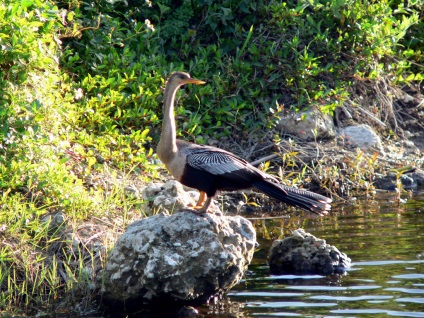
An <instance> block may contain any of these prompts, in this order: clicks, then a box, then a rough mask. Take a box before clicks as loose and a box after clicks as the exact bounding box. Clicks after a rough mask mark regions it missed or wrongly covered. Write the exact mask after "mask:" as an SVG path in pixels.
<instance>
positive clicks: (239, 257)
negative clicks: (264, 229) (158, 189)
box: [102, 212, 256, 311]
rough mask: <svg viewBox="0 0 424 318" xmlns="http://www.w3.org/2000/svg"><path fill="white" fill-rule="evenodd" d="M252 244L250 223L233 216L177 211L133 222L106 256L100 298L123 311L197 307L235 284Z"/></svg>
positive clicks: (251, 249)
mask: <svg viewBox="0 0 424 318" xmlns="http://www.w3.org/2000/svg"><path fill="white" fill-rule="evenodd" d="M255 244H256V233H255V230H254V228H253V226H252V224H251V223H250V222H249V221H248V220H246V219H244V218H242V217H238V216H236V217H223V216H217V215H213V214H204V215H198V214H195V213H192V212H180V213H176V214H173V215H171V216H169V215H165V214H157V215H155V216H152V217H149V218H146V219H143V220H140V221H137V222H135V223H133V224H132V225H130V226H129V227H128V229H127V231H126V232H125V233H124V234H123V235H122V236H121V237H120V238H119V239H118V241H117V242H116V244H115V246H114V248H113V250H112V251H111V253H110V256H109V259H108V261H107V263H106V266H105V269H104V271H103V282H104V283H103V288H102V295H103V298H104V299H105V300H106V303H109V304H112V307H114V308H115V309H116V308H119V307H121V308H123V307H125V308H126V310H127V311H128V310H129V311H135V310H140V309H142V308H146V307H157V306H159V307H162V308H163V307H164V305H165V308H173V307H175V308H177V307H181V306H192V305H199V304H202V303H204V302H206V301H207V300H208V299H209V298H210V297H211V296H213V295H215V294H217V293H219V292H222V291H226V290H228V289H230V288H231V287H232V286H234V285H235V284H237V283H238V282H239V281H240V279H241V278H242V276H243V274H244V271H245V270H246V268H247V266H248V264H249V263H250V261H251V260H252V257H253V252H254V249H255Z"/></svg>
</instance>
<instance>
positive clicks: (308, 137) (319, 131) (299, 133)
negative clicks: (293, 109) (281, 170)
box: [277, 108, 336, 141]
mask: <svg viewBox="0 0 424 318" xmlns="http://www.w3.org/2000/svg"><path fill="white" fill-rule="evenodd" d="M277 126H278V127H280V128H281V129H282V130H283V132H284V133H288V134H291V135H294V136H296V137H298V138H299V139H301V140H305V141H313V140H315V139H317V140H321V139H327V138H334V136H335V130H336V129H335V126H334V123H333V118H332V117H331V116H330V115H328V114H323V113H322V112H321V111H320V110H319V109H317V108H311V109H309V110H307V111H304V112H299V113H291V114H289V115H288V116H284V117H281V118H280V119H279V120H278V123H277Z"/></svg>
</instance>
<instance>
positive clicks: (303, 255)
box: [268, 229, 350, 275]
mask: <svg viewBox="0 0 424 318" xmlns="http://www.w3.org/2000/svg"><path fill="white" fill-rule="evenodd" d="M268 262H269V266H270V270H271V273H272V274H275V275H282V274H318V275H331V274H343V273H344V272H345V271H346V269H347V268H349V267H350V258H349V257H347V256H346V254H345V253H342V252H340V251H339V250H338V249H337V248H336V247H335V246H332V245H329V244H327V243H326V242H325V240H323V239H318V238H316V237H315V236H313V235H312V234H310V233H306V232H305V231H304V230H303V229H298V230H296V231H293V235H292V236H290V237H286V238H284V239H283V240H277V241H275V242H274V243H273V244H272V247H271V250H270V253H269V258H268Z"/></svg>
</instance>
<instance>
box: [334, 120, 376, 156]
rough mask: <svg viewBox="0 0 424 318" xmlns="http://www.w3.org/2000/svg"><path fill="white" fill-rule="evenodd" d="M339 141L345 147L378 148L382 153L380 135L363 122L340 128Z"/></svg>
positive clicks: (366, 149)
mask: <svg viewBox="0 0 424 318" xmlns="http://www.w3.org/2000/svg"><path fill="white" fill-rule="evenodd" d="M339 141H340V143H341V144H342V145H343V146H345V147H347V148H359V149H361V150H363V151H375V150H378V151H380V152H382V153H384V151H383V146H382V144H381V139H380V137H379V136H378V135H377V133H376V132H375V131H374V130H373V129H372V128H371V127H370V126H368V125H365V124H363V125H358V126H348V127H346V128H344V129H342V130H341V131H340V132H339Z"/></svg>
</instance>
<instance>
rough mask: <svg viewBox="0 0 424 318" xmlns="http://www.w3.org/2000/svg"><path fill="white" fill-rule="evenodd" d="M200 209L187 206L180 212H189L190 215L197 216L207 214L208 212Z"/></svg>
mask: <svg viewBox="0 0 424 318" xmlns="http://www.w3.org/2000/svg"><path fill="white" fill-rule="evenodd" d="M196 208H197V209H196ZM200 208H201V207H192V206H188V207H187V208H184V209H182V210H181V211H180V212H191V213H194V214H198V215H202V214H206V213H208V211H203V210H201V209H200Z"/></svg>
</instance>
